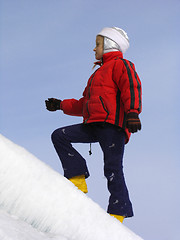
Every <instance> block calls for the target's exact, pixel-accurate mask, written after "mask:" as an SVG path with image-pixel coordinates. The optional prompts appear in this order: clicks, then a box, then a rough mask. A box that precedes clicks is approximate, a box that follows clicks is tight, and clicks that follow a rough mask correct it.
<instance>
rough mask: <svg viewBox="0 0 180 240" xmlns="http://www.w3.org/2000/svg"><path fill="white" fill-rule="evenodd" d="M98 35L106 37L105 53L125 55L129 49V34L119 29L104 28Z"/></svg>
mask: <svg viewBox="0 0 180 240" xmlns="http://www.w3.org/2000/svg"><path fill="white" fill-rule="evenodd" d="M98 35H100V36H103V37H104V53H107V52H111V51H121V52H122V53H125V52H126V50H127V49H128V48H129V38H128V35H127V33H126V32H125V31H124V30H123V29H121V28H117V27H106V28H103V29H102V30H101V31H100V32H99V33H98Z"/></svg>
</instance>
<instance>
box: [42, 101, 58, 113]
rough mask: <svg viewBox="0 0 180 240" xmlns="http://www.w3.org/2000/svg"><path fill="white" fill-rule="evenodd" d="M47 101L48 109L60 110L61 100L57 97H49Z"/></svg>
mask: <svg viewBox="0 0 180 240" xmlns="http://www.w3.org/2000/svg"><path fill="white" fill-rule="evenodd" d="M45 103H46V109H47V110H49V111H52V112H53V111H56V110H60V109H61V108H60V105H61V100H59V99H56V98H48V100H45Z"/></svg>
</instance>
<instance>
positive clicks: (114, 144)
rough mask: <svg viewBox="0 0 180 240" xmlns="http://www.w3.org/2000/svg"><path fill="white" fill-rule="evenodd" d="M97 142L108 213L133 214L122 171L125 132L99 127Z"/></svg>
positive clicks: (115, 128) (112, 127)
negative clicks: (104, 180)
mask: <svg viewBox="0 0 180 240" xmlns="http://www.w3.org/2000/svg"><path fill="white" fill-rule="evenodd" d="M98 135H99V136H100V138H99V139H98V140H99V143H100V146H101V148H102V150H103V152H104V174H105V176H106V178H107V181H108V190H109V192H110V198H109V206H108V213H110V214H115V215H120V216H124V217H131V216H133V210H132V204H131V202H130V199H129V194H128V190H127V187H126V183H125V179H124V173H123V154H124V143H125V133H124V131H123V130H121V129H118V128H117V127H115V126H111V125H107V126H106V127H104V128H100V132H99V133H98Z"/></svg>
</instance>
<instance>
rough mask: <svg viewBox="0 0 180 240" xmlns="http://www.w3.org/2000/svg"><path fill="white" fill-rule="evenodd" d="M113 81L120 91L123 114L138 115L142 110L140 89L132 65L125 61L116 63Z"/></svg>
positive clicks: (139, 82)
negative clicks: (134, 113) (131, 113)
mask: <svg viewBox="0 0 180 240" xmlns="http://www.w3.org/2000/svg"><path fill="white" fill-rule="evenodd" d="M114 81H115V82H116V84H117V86H118V88H119V90H120V94H121V100H122V102H123V105H124V109H125V112H126V113H128V112H136V113H138V114H139V113H140V112H141V110H142V87H141V81H140V79H139V76H138V74H137V72H136V70H135V66H134V64H133V63H132V62H130V61H127V60H125V59H121V60H119V61H117V64H116V65H115V68H114Z"/></svg>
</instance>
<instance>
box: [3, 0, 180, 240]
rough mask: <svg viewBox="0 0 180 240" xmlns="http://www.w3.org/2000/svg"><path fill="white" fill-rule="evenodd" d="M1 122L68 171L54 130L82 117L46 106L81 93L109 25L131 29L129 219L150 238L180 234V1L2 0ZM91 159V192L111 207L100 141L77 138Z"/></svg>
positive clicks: (171, 239) (169, 239) (165, 239)
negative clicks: (134, 127) (134, 115)
mask: <svg viewBox="0 0 180 240" xmlns="http://www.w3.org/2000/svg"><path fill="white" fill-rule="evenodd" d="M0 11H1V12H0V41H1V42H0V60H1V62H0V68H1V69H0V129H1V134H3V135H4V136H5V137H7V138H9V139H10V140H12V141H14V142H15V143H17V144H18V145H21V146H23V147H25V148H26V149H27V150H28V151H30V152H31V153H33V154H34V155H35V156H37V157H38V158H39V159H41V160H42V161H44V162H46V163H47V164H48V165H50V166H51V167H53V168H54V169H55V170H57V171H58V172H60V173H61V174H63V172H62V168H61V164H60V162H59V159H58V157H57V155H56V153H55V151H54V148H53V146H52V143H51V140H50V135H51V133H52V132H53V130H55V129H56V128H58V127H61V126H65V125H70V124H74V123H79V122H81V121H82V119H81V118H79V117H70V116H67V115H64V114H63V113H62V112H60V111H58V112H54V113H52V112H48V111H47V110H46V109H45V104H44V100H45V99H47V98H48V97H56V98H60V99H64V98H77V99H79V98H80V97H81V95H82V92H83V89H84V87H85V86H86V82H87V80H88V78H89V76H90V74H92V72H93V71H92V66H93V62H94V60H95V59H94V52H93V48H94V47H95V37H96V34H97V33H98V32H99V31H100V30H101V29H102V28H103V27H109V26H110V27H111V26H117V27H120V28H123V29H125V30H126V31H127V33H128V35H129V38H130V48H129V49H128V51H127V52H126V53H125V55H124V57H125V58H127V59H129V60H131V61H132V62H134V63H135V66H136V70H137V72H138V74H139V76H140V78H141V81H142V84H143V112H142V114H141V115H140V117H141V121H142V124H143V129H142V131H141V132H139V133H137V134H134V135H133V136H132V138H131V141H130V143H128V145H127V146H126V152H125V157H124V171H125V176H126V181H127V184H128V187H129V192H130V196H131V200H132V202H133V206H134V211H135V217H134V218H131V219H127V220H125V221H124V224H125V225H126V226H128V227H129V228H131V229H132V230H133V231H135V232H136V233H137V234H139V235H141V236H142V237H143V238H144V239H146V240H178V239H179V236H180V228H179V215H180V207H179V204H180V192H179V185H180V180H179V175H180V163H179V155H180V151H179V142H180V139H179V133H180V131H179V120H180V117H179V116H180V114H179V109H180V104H179V102H180V99H179V89H180V84H179V77H180V74H179V73H180V70H179V66H180V57H179V53H180V45H179V37H180V32H179V22H180V17H179V14H180V1H179V0H166V1H163V0H156V1H143V0H129V1H128V0H122V1H120V0H111V1H107V0H99V1H96V0H92V1H86V0H76V1H75V0H74V1H73V0H29V1H28V0H16V1H14V0H1V1H0ZM75 147H77V149H78V150H79V151H80V153H81V154H82V155H83V156H84V157H85V158H86V159H87V164H88V166H89V170H90V172H91V177H90V178H89V179H88V180H87V182H88V188H89V193H88V196H89V197H90V198H92V199H93V200H94V201H96V202H97V203H98V204H100V205H101V206H102V207H103V208H104V209H105V210H106V207H107V202H108V197H109V193H108V191H107V188H106V179H105V178H104V176H103V156H102V152H101V149H100V147H99V145H98V144H93V146H92V151H93V155H92V156H89V155H88V151H89V145H86V144H76V146H75Z"/></svg>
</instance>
